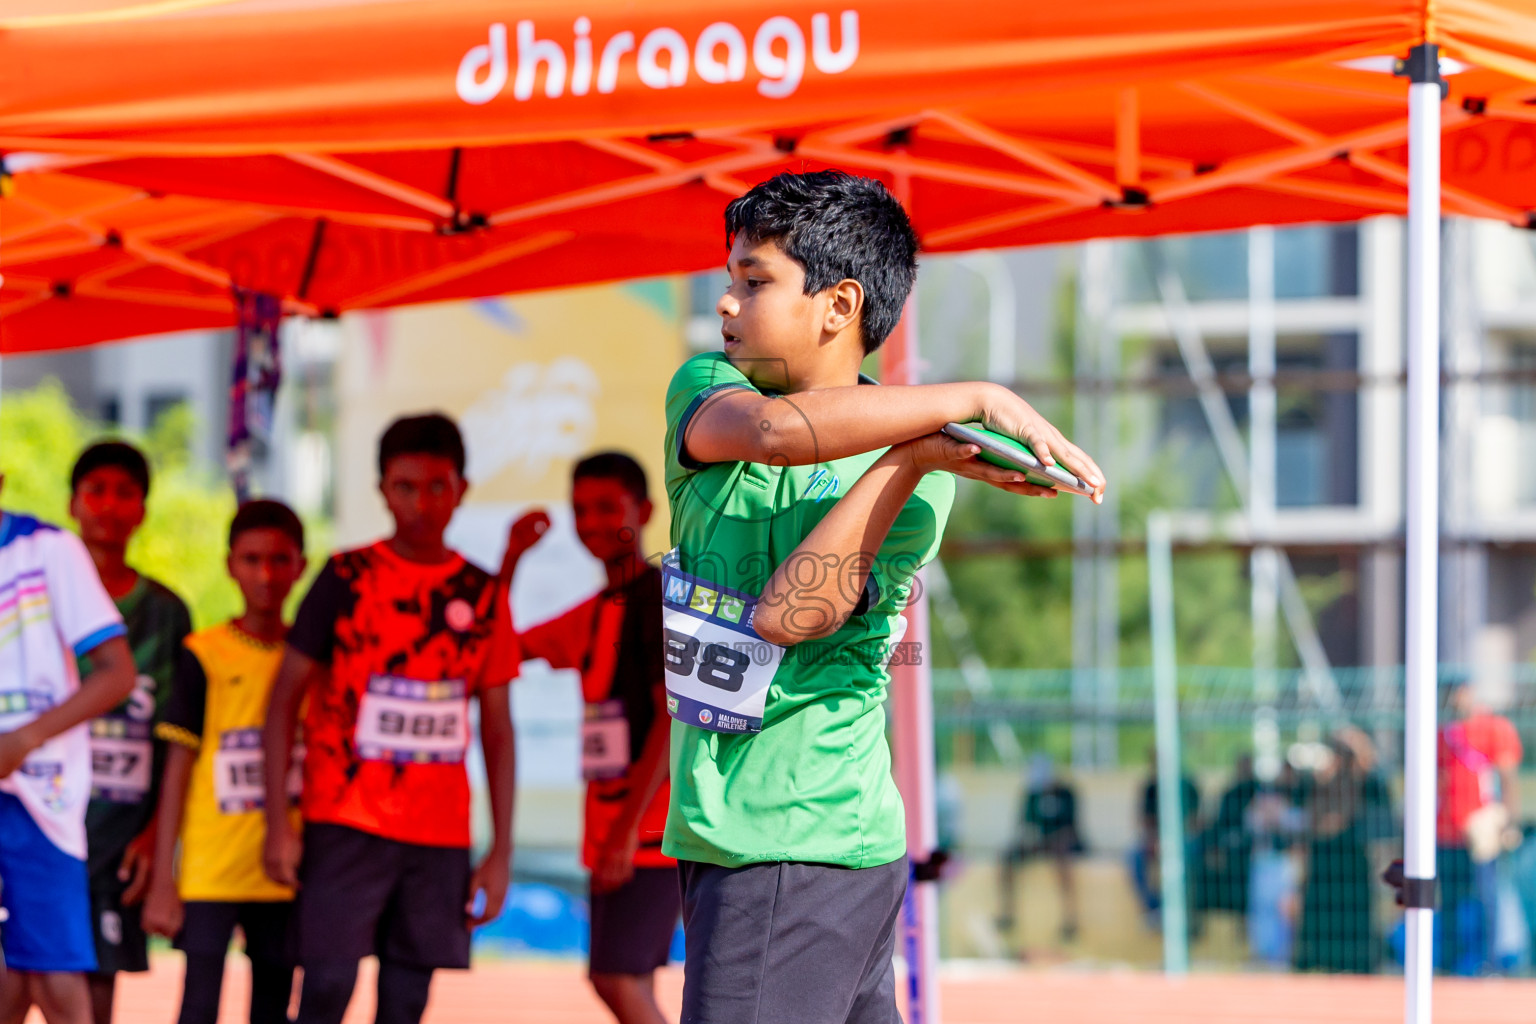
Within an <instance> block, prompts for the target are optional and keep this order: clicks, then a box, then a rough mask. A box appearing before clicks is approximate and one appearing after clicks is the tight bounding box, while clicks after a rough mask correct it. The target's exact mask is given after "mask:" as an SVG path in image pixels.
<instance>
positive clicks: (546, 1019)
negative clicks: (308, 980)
mask: <svg viewBox="0 0 1536 1024" xmlns="http://www.w3.org/2000/svg"><path fill="white" fill-rule="evenodd" d="M371 978H372V974H371V972H370V971H368V970H367V969H366V965H365V972H364V975H363V980H362V981H361V982H360V983H359V985H358V997H357V998H356V999H355V1000H354V1002H353V1004H352V1009H351V1012H350V1013H349V1014H348V1015H347V1024H370V1022H371V1021H372V1019H373V1012H372V1010H373V999H372V984H371ZM180 982H181V958H180V957H179V956H174V955H171V956H161V957H158V958H156V960H155V965H154V970H153V971H151V972H150V973H149V974H147V975H138V976H134V975H128V976H125V977H124V978H123V980H122V982H121V983H120V986H119V989H118V1013H117V1024H173V1022H174V1021H175V1019H176V1006H177V1000H178V995H179V990H180ZM246 984H247V975H246V973H245V963H244V960H243V959H241V958H231V960H230V965H229V972H228V975H227V977H226V981H225V991H224V1013H223V1014H222V1016H221V1019H222V1020H224V1021H227V1022H240V1021H244V1020H245V1009H246V1006H245V999H246ZM681 986H682V973H681V971H678V970H676V969H673V970H669V971H667V972H664V973H663V975H662V977H661V980H660V983H659V988H660V991H661V996H662V1005H663V1007H664V1008H665V1009H666V1010H667V1012H668V1015H669V1016H671V1017H672V1019H674V1020H675V1019H676V1013H677V1004H678V995H679V992H680V990H681ZM1435 991H1436V998H1435V1004H1436V1005H1435V1019H1436V1021H1437V1024H1517V1022H1518V1024H1528V1022H1530V1021H1532V1020H1536V982H1533V981H1497V980H1495V981H1452V980H1444V981H1437V982H1436V989H1435ZM1402 999H1403V987H1402V982H1401V980H1400V979H1394V978H1329V977H1318V976H1302V977H1298V976H1288V975H1251V974H1250V975H1237V974H1222V975H1197V976H1195V977H1191V978H1188V979H1185V980H1184V981H1182V982H1170V981H1167V980H1165V979H1164V978H1162V977H1160V976H1159V975H1155V974H1136V973H1117V972H1105V971H1086V970H1084V971H1077V970H1069V969H1054V970H1022V969H1020V970H1006V969H998V970H992V969H986V970H981V969H967V968H954V969H950V970H949V971H947V973H946V975H945V977H944V979H943V1005H944V1019H945V1022H946V1024H1024V1022H1027V1024H1036V1022H1058V1021H1059V1022H1062V1024H1111V1022H1112V1024H1126V1022H1136V1024H1191V1022H1199V1024H1206V1022H1209V1024H1290V1022H1307V1024H1335V1022H1337V1024H1395V1022H1397V1021H1401V1020H1402ZM609 1019H610V1018H608V1017H607V1015H606V1014H605V1013H604V1012H603V1010H602V1007H601V1006H600V1004H599V1003H598V1002H597V1000H596V998H594V997H593V996H592V994H591V992H590V990H589V989H588V988H587V985H586V982H585V980H584V978H583V975H582V967H581V965H579V964H576V963H572V962H568V961H552V962H544V961H530V960H518V961H491V962H486V963H482V964H480V965H479V966H477V967H476V968H475V969H474V970H473V971H470V972H468V973H462V972H443V973H441V974H439V975H438V978H437V981H436V982H435V983H434V985H433V989H432V1003H431V1006H430V1007H429V1008H428V1010H427V1017H426V1024H522V1022H527V1024H604V1022H606V1021H608V1020H609ZM32 1021H34V1022H35V1021H37V1018H36V1017H35V1015H34V1017H33V1018H32Z"/></svg>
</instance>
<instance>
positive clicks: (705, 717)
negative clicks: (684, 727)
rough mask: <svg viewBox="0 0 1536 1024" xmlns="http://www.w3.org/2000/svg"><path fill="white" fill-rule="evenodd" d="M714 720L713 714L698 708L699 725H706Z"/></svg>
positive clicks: (707, 709)
mask: <svg viewBox="0 0 1536 1024" xmlns="http://www.w3.org/2000/svg"><path fill="white" fill-rule="evenodd" d="M714 720H715V713H714V712H713V711H711V710H709V708H699V724H700V725H708V724H709V723H710V722H713V721H714Z"/></svg>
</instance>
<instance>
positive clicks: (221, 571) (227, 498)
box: [0, 380, 326, 627]
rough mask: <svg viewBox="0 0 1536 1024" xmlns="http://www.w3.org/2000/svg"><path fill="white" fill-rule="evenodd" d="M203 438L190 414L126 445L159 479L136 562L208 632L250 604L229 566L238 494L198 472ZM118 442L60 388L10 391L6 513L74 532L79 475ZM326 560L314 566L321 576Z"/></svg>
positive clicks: (3, 460)
mask: <svg viewBox="0 0 1536 1024" xmlns="http://www.w3.org/2000/svg"><path fill="white" fill-rule="evenodd" d="M198 429H199V425H198V424H197V423H196V422H195V420H194V417H193V415H192V411H191V409H190V408H189V407H187V406H184V405H182V406H175V407H173V408H171V409H169V410H167V411H166V412H165V413H164V414H162V415H161V416H160V418H159V419H157V420H156V421H155V424H154V426H153V427H152V428H151V429H150V430H149V431H148V433H147V434H145V435H144V436H142V437H127V438H125V439H126V440H129V441H132V442H133V443H135V444H137V445H139V447H140V448H141V449H142V450H143V451H144V453H145V455H146V456H147V457H148V459H149V462H150V466H151V471H152V474H153V475H152V480H151V484H150V492H149V501H148V503H147V515H146V517H145V520H144V525H143V526H142V527H140V528H139V531H138V533H136V534H135V535H134V538H133V541H132V542H131V543H130V544H129V547H128V562H129V564H130V565H132V566H133V567H134V568H136V569H138V570H139V571H140V572H142V573H144V574H146V575H148V576H152V577H154V578H155V579H157V580H160V581H161V582H162V583H164V584H165V585H166V586H168V587H170V588H171V589H172V590H174V591H176V593H177V594H179V595H181V598H182V600H184V601H186V602H187V606H188V608H190V609H191V611H192V621H193V622H194V623H195V624H196V625H197V626H199V627H202V626H207V625H211V624H213V623H216V622H220V621H222V620H223V619H226V618H228V617H230V616H232V615H235V614H237V613H238V612H239V610H240V595H239V592H238V591H237V590H236V588H235V585H234V583H233V582H232V581H231V580H230V578H229V575H228V573H227V572H226V570H225V565H224V562H225V554H226V551H227V545H228V530H229V521H230V517H231V516H233V515H234V511H235V498H234V493H233V491H232V490H231V489H230V486H229V483H228V481H227V480H225V479H224V478H223V477H222V476H220V475H217V474H213V473H210V472H208V471H207V470H206V469H203V468H200V467H198V466H196V465H194V464H193V462H192V458H191V448H192V445H191V442H192V440H193V438H194V436H195V434H196V431H197V430H198ZM111 436H122V435H121V432H119V431H114V430H109V429H106V428H103V427H101V426H100V425H99V424H96V423H94V422H92V421H90V420H89V419H87V418H86V417H85V416H83V415H81V414H80V412H79V411H77V410H76V409H75V408H74V407H73V406H72V405H71V404H70V400H69V395H68V394H67V393H66V392H65V390H64V388H63V387H62V386H61V385H60V384H59V383H58V382H57V381H51V380H50V381H47V382H45V383H43V384H42V385H40V386H38V387H36V388H34V389H31V390H28V391H23V392H7V393H6V395H5V398H4V401H3V402H0V472H4V474H5V484H4V490H3V492H0V504H3V505H4V507H5V508H6V509H7V510H9V511H14V512H24V513H28V514H30V515H35V516H37V517H38V518H39V519H45V520H48V521H50V522H53V523H58V524H60V525H72V523H71V522H70V518H69V471H70V468H71V467H72V466H73V465H74V462H75V459H76V458H77V457H78V456H79V454H80V452H81V451H82V450H83V449H84V448H85V447H86V445H88V444H90V443H91V442H93V441H96V440H100V439H103V438H106V437H111ZM306 525H309V524H306ZM308 533H309V534H310V537H309V541H310V547H311V550H312V551H314V550H316V549H317V548H319V546H320V545H323V543H324V542H325V539H326V538H325V537H324V535H323V534H324V531H323V529H319V530H317V529H314V528H311V529H310V530H309V531H308ZM316 561H317V560H316V559H315V558H313V557H311V563H312V565H311V572H313V571H314V568H315V566H314V563H315V562H316ZM295 592H296V596H297V594H298V593H300V592H302V588H295Z"/></svg>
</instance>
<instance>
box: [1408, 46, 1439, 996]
mask: <svg viewBox="0 0 1536 1024" xmlns="http://www.w3.org/2000/svg"><path fill="white" fill-rule="evenodd" d="M1404 70H1405V71H1406V73H1407V76H1408V80H1409V83H1410V84H1409V86H1408V388H1407V390H1408V499H1407V519H1408V523H1407V558H1408V601H1407V621H1406V629H1405V630H1404V636H1405V638H1406V641H1407V642H1406V650H1405V652H1404V653H1405V657H1406V666H1407V694H1406V707H1407V721H1406V724H1405V735H1404V751H1405V768H1404V773H1405V793H1404V810H1405V814H1404V828H1403V832H1404V834H1403V861H1404V865H1403V866H1404V875H1405V876H1406V879H1407V884H1406V886H1405V891H1404V896H1405V902H1406V904H1407V907H1408V910H1407V931H1408V935H1407V940H1408V941H1407V958H1406V964H1405V969H1406V970H1405V975H1406V983H1407V984H1406V986H1405V988H1406V992H1405V1006H1404V1020H1405V1021H1406V1024H1429V1022H1430V1020H1431V1019H1432V1016H1433V1009H1432V1006H1431V1002H1430V986H1431V981H1432V979H1433V976H1434V960H1433V923H1434V916H1433V915H1434V909H1433V908H1434V877H1435V831H1434V828H1435V697H1436V692H1435V691H1436V686H1435V684H1436V663H1437V660H1438V658H1437V651H1436V641H1437V639H1438V636H1437V634H1438V632H1439V617H1438V614H1437V608H1438V603H1439V602H1438V595H1439V587H1438V573H1437V568H1438V567H1437V560H1438V558H1439V554H1440V507H1439V489H1440V104H1441V102H1442V96H1441V79H1440V68H1439V48H1438V47H1437V46H1434V45H1432V44H1428V43H1424V44H1420V45H1419V46H1416V47H1414V48H1413V50H1412V51H1411V52H1410V55H1409V57H1408V61H1407V66H1406V68H1405V69H1404Z"/></svg>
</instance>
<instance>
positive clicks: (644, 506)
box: [640, 498, 656, 526]
mask: <svg viewBox="0 0 1536 1024" xmlns="http://www.w3.org/2000/svg"><path fill="white" fill-rule="evenodd" d="M655 511H656V505H655V504H654V503H653V502H652V501H651V499H650V498H646V499H645V500H644V501H642V502H640V525H641V526H645V525H646V524H647V523H649V522H650V521H651V514H652V513H654V512H655Z"/></svg>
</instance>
